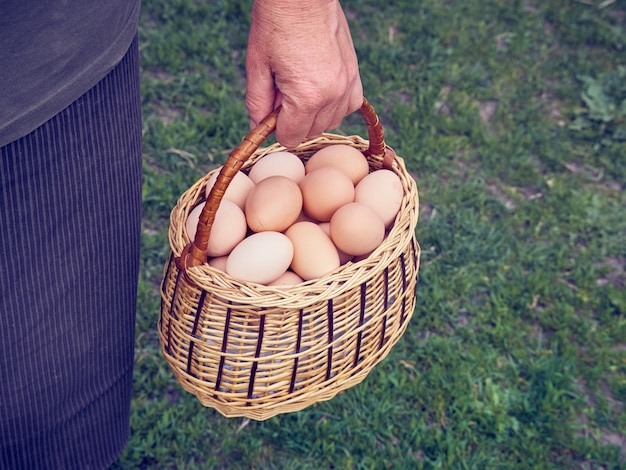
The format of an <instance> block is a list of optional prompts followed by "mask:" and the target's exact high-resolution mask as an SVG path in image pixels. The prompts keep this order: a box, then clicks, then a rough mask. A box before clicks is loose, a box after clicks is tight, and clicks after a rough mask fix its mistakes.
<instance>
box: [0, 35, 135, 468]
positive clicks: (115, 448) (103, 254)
mask: <svg viewBox="0 0 626 470" xmlns="http://www.w3.org/2000/svg"><path fill="white" fill-rule="evenodd" d="M138 76H139V68H138V51H137V40H136V39H135V41H134V42H133V44H132V46H131V48H130V50H129V52H128V53H127V54H126V56H125V58H124V59H123V61H122V62H121V63H120V64H119V65H118V66H117V67H116V68H115V69H114V70H113V71H111V72H110V73H109V75H107V77H105V78H104V79H103V80H102V81H101V82H99V83H98V84H97V85H96V86H95V87H94V88H93V89H92V90H90V91H89V92H87V93H86V94H85V95H83V96H82V97H81V98H79V99H78V100H77V101H75V102H74V103H73V104H72V105H71V106H69V107H68V108H66V109H64V110H63V111H62V112H60V113H59V114H58V115H56V116H55V117H54V118H52V119H51V120H50V121H48V122H47V123H45V124H44V125H42V126H41V127H39V128H38V129H36V130H34V131H33V132H32V133H31V134H29V135H27V136H25V137H23V138H21V139H19V140H18V141H15V142H13V143H10V144H8V145H6V146H5V147H2V149H1V154H0V468H2V469H28V470H35V469H63V470H66V469H81V470H82V469H96V468H106V467H108V466H109V465H110V464H111V463H112V462H113V461H114V460H115V459H116V458H117V457H118V456H119V454H120V452H121V451H122V449H123V448H124V446H125V444H126V442H127V440H128V436H129V430H130V428H129V413H130V394H131V383H132V366H133V343H134V331H135V330H134V329H135V304H136V297H137V296H136V286H137V275H138V265H139V246H140V224H141V115H140V97H139V82H138Z"/></svg>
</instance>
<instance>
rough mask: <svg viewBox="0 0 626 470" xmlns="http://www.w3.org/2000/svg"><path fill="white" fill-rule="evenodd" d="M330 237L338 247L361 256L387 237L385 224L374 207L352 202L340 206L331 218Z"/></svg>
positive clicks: (350, 253)
mask: <svg viewBox="0 0 626 470" xmlns="http://www.w3.org/2000/svg"><path fill="white" fill-rule="evenodd" d="M330 237H331V239H332V241H333V243H334V244H335V245H336V246H337V248H338V249H339V250H341V251H343V252H345V253H347V254H349V255H353V256H360V255H364V254H366V253H369V252H371V251H373V250H374V249H376V247H377V246H378V245H380V243H381V242H382V241H383V239H384V238H385V224H384V223H383V220H382V219H381V217H380V216H379V215H378V214H377V213H376V211H375V210H374V209H372V208H371V207H369V206H368V205H366V204H362V203H359V202H352V203H350V204H346V205H345V206H342V207H340V208H339V209H337V211H336V212H335V213H334V214H333V217H332V219H330Z"/></svg>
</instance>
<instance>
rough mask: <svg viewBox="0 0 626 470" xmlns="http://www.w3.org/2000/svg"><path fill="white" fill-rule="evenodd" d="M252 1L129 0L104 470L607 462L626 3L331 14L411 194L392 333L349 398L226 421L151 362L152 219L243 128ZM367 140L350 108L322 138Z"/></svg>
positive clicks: (363, 1) (624, 437)
mask: <svg viewBox="0 0 626 470" xmlns="http://www.w3.org/2000/svg"><path fill="white" fill-rule="evenodd" d="M250 3H251V2H250V0H239V1H237V0H234V1H225V0H221V1H214V2H199V1H193V0H168V1H164V0H145V1H144V2H143V12H142V17H141V27H140V44H141V58H142V62H141V64H142V90H143V109H144V233H143V252H142V270H141V279H140V284H139V302H138V307H139V310H138V321H137V340H136V367H135V382H134V384H135V385H134V397H133V402H132V422H131V424H132V436H131V439H130V442H129V444H128V446H127V448H126V450H125V452H124V454H123V455H122V456H121V458H120V459H119V461H118V462H117V463H116V464H115V465H114V467H113V468H116V469H137V468H140V469H149V468H164V469H173V468H181V469H182V468H185V469H195V468H198V469H208V468H228V469H385V468H403V469H404V468H407V469H409V468H410V469H413V468H468V469H470V468H472V469H473V468H476V469H483V468H498V469H505V468H524V469H527V468H541V469H544V468H574V469H600V468H603V469H617V468H626V432H625V431H624V430H625V429H626V410H625V402H626V316H625V311H626V288H625V284H626V275H625V274H624V266H625V265H626V196H625V195H624V194H625V193H624V189H625V185H626V165H625V156H626V69H625V67H626V53H625V47H626V30H625V27H624V25H625V24H626V21H625V20H626V9H625V8H624V4H623V3H622V2H620V1H604V2H601V1H595V0H580V1H574V0H569V1H563V0H560V1H558V0H546V1H544V2H537V1H533V0H526V1H496V0H483V1H477V0H465V1H454V0H448V1H435V0H423V1H419V2H416V1H413V0H398V1H395V2H384V1H380V0H346V1H345V2H344V8H345V10H346V12H347V16H348V18H349V21H350V25H351V28H352V33H353V36H354V40H355V45H356V48H357V52H358V54H359V58H360V64H361V74H362V79H363V83H364V90H365V94H366V96H367V97H368V99H369V100H370V101H371V102H372V104H373V105H374V107H375V108H376V109H377V111H378V113H379V115H380V118H381V121H382V123H383V126H384V127H385V131H386V140H387V142H388V143H389V144H390V145H391V146H392V147H393V148H394V149H395V150H396V151H397V152H398V154H399V155H401V156H402V157H403V158H404V159H405V161H406V163H407V166H408V168H409V169H410V170H411V171H412V172H413V174H414V175H415V178H416V180H417V183H418V188H419V191H420V199H421V214H420V221H419V223H418V227H417V236H418V240H419V241H420V244H421V246H422V250H423V257H422V265H421V269H420V283H419V287H418V294H417V306H416V309H415V312H414V316H413V319H412V321H411V323H410V325H409V328H408V330H407V332H406V334H405V336H404V337H403V338H402V340H401V341H400V342H399V343H398V344H397V345H396V347H395V348H394V349H393V350H392V352H391V354H390V355H389V356H388V357H387V358H386V359H385V360H384V361H383V362H382V363H381V364H380V365H379V366H378V367H376V368H375V369H374V371H373V372H372V373H371V374H370V375H369V376H368V378H367V379H366V380H365V381H364V382H363V383H362V384H360V385H358V386H356V387H353V388H352V389H350V390H348V391H346V392H344V393H343V394H341V395H340V396H338V397H336V398H334V399H333V400H331V401H329V402H324V403H320V404H317V405H314V406H312V407H310V408H308V409H306V410H303V411H301V412H298V413H294V414H289V415H281V416H278V417H275V418H272V419H270V420H267V421H264V422H254V421H248V420H244V419H226V418H223V417H222V416H221V415H219V414H218V413H217V412H215V411H213V410H212V409H208V408H204V407H202V406H201V405H200V404H199V402H198V401H197V400H196V399H195V398H194V397H193V396H191V395H189V394H187V393H186V392H184V391H183V390H182V388H181V387H180V386H179V385H178V384H177V382H176V381H175V379H174V377H173V375H172V373H171V372H170V370H169V369H168V366H167V364H166V362H165V360H164V359H163V358H162V357H161V355H160V348H159V343H158V337H157V333H156V321H157V318H158V312H159V303H160V298H159V294H158V283H159V281H160V277H161V272H162V267H163V263H164V261H165V257H166V255H167V252H168V242H167V226H168V217H169V211H170V210H171V208H172V207H173V206H174V204H175V203H176V200H177V199H178V197H179V196H180V194H182V192H184V191H185V190H186V189H187V188H188V187H189V186H191V185H192V184H193V183H194V182H195V181H196V180H197V179H198V178H199V177H200V176H201V175H202V174H204V173H205V172H206V171H207V170H209V169H210V168H213V167H214V166H215V165H218V164H220V163H222V162H223V161H224V160H225V158H226V157H227V155H228V153H229V151H230V150H231V149H232V148H233V147H234V146H235V145H236V144H237V143H238V142H239V141H240V139H241V138H242V137H243V135H245V133H246V132H247V129H248V128H247V126H248V118H247V115H246V111H245V105H244V94H245V75H244V66H243V63H244V57H245V46H246V38H247V29H248V26H249V19H248V11H249V8H250ZM336 132H340V133H346V134H360V135H362V134H363V133H364V129H363V125H362V122H361V120H360V116H358V114H357V115H353V116H350V117H348V118H347V119H346V120H345V121H344V123H343V124H342V127H341V128H340V129H339V130H338V131H336Z"/></svg>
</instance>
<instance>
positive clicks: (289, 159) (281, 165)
mask: <svg viewBox="0 0 626 470" xmlns="http://www.w3.org/2000/svg"><path fill="white" fill-rule="evenodd" d="M276 175H282V176H286V177H287V178H289V179H290V180H293V181H295V182H296V183H299V182H300V180H301V179H302V178H304V163H302V160H300V158H299V157H298V156H297V155H296V154H295V153H291V152H274V153H269V154H267V155H265V156H264V157H262V158H261V159H259V160H258V161H257V162H256V163H255V164H254V165H252V167H251V168H250V171H249V172H248V176H249V177H250V179H251V180H252V182H253V183H255V184H257V183H258V182H259V181H261V180H263V179H265V178H267V177H268V176H276Z"/></svg>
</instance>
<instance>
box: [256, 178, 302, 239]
mask: <svg viewBox="0 0 626 470" xmlns="http://www.w3.org/2000/svg"><path fill="white" fill-rule="evenodd" d="M301 211H302V193H301V192H300V188H299V187H298V184H297V183H295V182H294V181H293V180H291V179H289V178H287V177H286V176H280V175H278V176H268V177H267V178H265V179H263V180H261V181H259V183H258V184H257V185H256V186H255V187H254V188H253V189H252V191H250V194H249V195H248V199H247V200H246V206H245V213H246V221H247V222H248V227H250V229H251V230H253V231H255V232H264V231H268V230H269V231H274V232H282V231H283V230H285V229H286V228H287V227H289V226H290V225H291V224H293V223H294V222H295V221H296V219H297V218H298V216H299V215H300V212H301Z"/></svg>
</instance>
